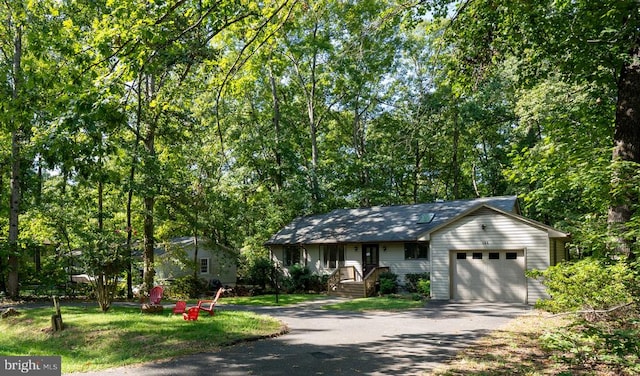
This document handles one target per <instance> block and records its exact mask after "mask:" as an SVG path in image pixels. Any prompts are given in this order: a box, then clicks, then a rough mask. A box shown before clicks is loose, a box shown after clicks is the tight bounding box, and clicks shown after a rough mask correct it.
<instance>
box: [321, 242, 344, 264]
mask: <svg viewBox="0 0 640 376" xmlns="http://www.w3.org/2000/svg"><path fill="white" fill-rule="evenodd" d="M322 255H323V261H324V267H325V268H330V269H335V268H337V267H339V266H344V245H342V244H327V245H324V246H322Z"/></svg>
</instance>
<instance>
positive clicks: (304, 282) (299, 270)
mask: <svg viewBox="0 0 640 376" xmlns="http://www.w3.org/2000/svg"><path fill="white" fill-rule="evenodd" d="M289 275H290V276H291V286H290V289H291V291H290V292H308V291H309V289H310V286H311V280H312V278H313V275H312V274H311V270H310V269H309V268H308V267H306V266H302V265H293V266H291V267H290V268H289Z"/></svg>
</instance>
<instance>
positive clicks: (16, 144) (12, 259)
mask: <svg viewBox="0 0 640 376" xmlns="http://www.w3.org/2000/svg"><path fill="white" fill-rule="evenodd" d="M9 23H11V20H9ZM21 69H22V28H21V27H20V26H19V25H16V34H15V36H14V50H13V71H12V76H13V77H12V79H13V87H12V99H13V102H14V104H17V103H18V99H19V96H20V90H21V87H20V86H21V83H22V72H21ZM15 121H16V120H15V119H13V120H12V123H13V124H12V127H11V128H12V130H11V199H10V204H9V205H10V207H9V238H8V239H7V240H8V243H9V258H8V263H7V269H8V273H7V296H8V297H9V298H11V299H16V298H18V297H19V296H20V285H19V279H18V267H19V263H18V256H19V248H18V235H19V227H18V219H19V218H18V217H19V215H20V201H21V197H20V196H21V192H20V173H21V171H20V169H21V166H20V157H21V155H20V154H21V150H20V149H21V148H20V146H21V142H22V140H21V137H22V129H23V126H22V124H20V123H19V122H20V120H18V123H17V124H16V122H15Z"/></svg>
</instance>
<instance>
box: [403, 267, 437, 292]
mask: <svg viewBox="0 0 640 376" xmlns="http://www.w3.org/2000/svg"><path fill="white" fill-rule="evenodd" d="M430 280H431V274H430V273H429V272H426V273H407V274H405V276H404V281H405V284H404V288H405V290H407V291H408V292H418V293H420V294H422V295H426V296H429V295H430V294H431V291H430V289H427V290H426V292H425V289H424V288H425V287H426V286H428V285H430V283H429V284H426V283H425V282H429V281H430Z"/></svg>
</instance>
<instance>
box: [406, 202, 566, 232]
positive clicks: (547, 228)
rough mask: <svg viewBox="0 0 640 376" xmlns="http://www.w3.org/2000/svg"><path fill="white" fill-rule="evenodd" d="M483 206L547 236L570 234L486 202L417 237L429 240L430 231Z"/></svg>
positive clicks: (445, 225) (447, 224)
mask: <svg viewBox="0 0 640 376" xmlns="http://www.w3.org/2000/svg"><path fill="white" fill-rule="evenodd" d="M483 208H486V209H488V210H491V211H494V212H496V213H498V214H502V215H505V216H507V217H509V218H512V219H514V220H516V221H519V222H522V223H525V224H527V225H528V226H531V227H535V228H537V229H538V230H540V231H544V232H546V233H547V235H548V236H549V238H558V239H568V238H569V237H570V234H568V233H565V232H562V231H558V230H556V229H554V228H553V227H551V226H547V225H545V224H544V223H541V222H538V221H534V220H533V219H529V218H527V217H523V216H521V215H520V214H519V213H514V212H506V211H504V210H500V209H498V208H495V207H492V206H489V205H487V204H481V205H478V206H476V207H474V208H471V209H470V210H468V211H466V212H464V213H460V215H458V216H456V217H455V218H451V219H450V220H448V221H446V222H443V223H440V224H439V225H438V226H436V227H433V228H431V229H429V230H427V231H426V232H424V233H423V234H421V235H420V236H418V239H419V240H429V238H430V236H431V234H432V233H434V232H436V231H438V230H440V229H442V228H444V227H447V226H449V225H450V224H452V223H454V222H456V221H458V220H460V219H461V218H464V217H466V216H468V215H472V214H473V213H475V212H478V211H480V210H481V209H483Z"/></svg>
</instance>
